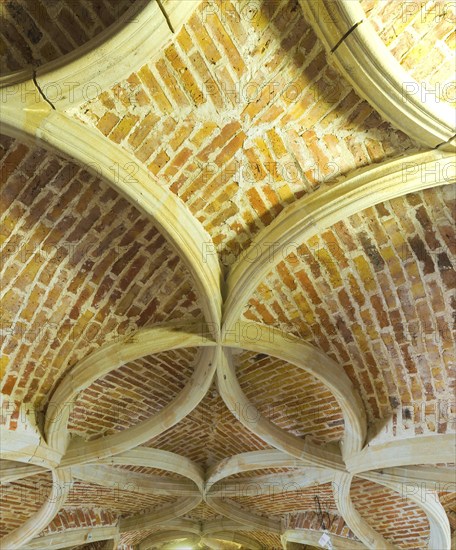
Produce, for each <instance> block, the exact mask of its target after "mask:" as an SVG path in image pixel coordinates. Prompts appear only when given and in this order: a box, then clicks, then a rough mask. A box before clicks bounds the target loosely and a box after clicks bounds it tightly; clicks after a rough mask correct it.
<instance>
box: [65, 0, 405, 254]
mask: <svg viewBox="0 0 456 550" xmlns="http://www.w3.org/2000/svg"><path fill="white" fill-rule="evenodd" d="M238 10H239V11H238ZM71 112H72V113H73V114H74V115H75V116H77V117H78V118H79V119H81V120H83V121H84V122H86V123H87V124H90V125H91V126H94V127H96V128H97V129H98V131H100V132H101V133H103V134H104V135H106V136H108V137H109V139H111V140H112V141H114V142H116V143H119V145H120V146H121V147H123V148H125V149H126V150H128V151H130V152H131V153H133V154H134V155H135V156H136V158H137V159H138V162H140V163H145V164H146V166H147V167H148V168H149V170H150V171H151V172H152V173H153V174H154V175H156V176H157V177H158V178H159V181H160V183H161V184H162V185H164V186H166V187H169V188H170V189H171V190H172V191H173V192H174V193H176V194H177V195H178V196H179V197H180V198H181V199H182V200H183V201H185V203H186V204H187V205H188V207H189V208H190V210H191V212H192V213H193V214H194V215H195V216H196V218H197V219H198V220H200V221H201V223H202V224H203V226H204V227H205V228H206V229H207V231H208V232H209V233H210V235H211V237H212V238H213V245H212V244H211V246H210V247H209V246H208V250H207V251H206V252H207V253H215V250H217V251H218V253H219V254H220V257H221V260H222V262H223V263H224V264H230V263H231V262H232V261H233V260H234V258H235V256H236V255H237V254H238V253H239V252H240V250H242V249H244V248H245V247H246V246H247V245H248V243H249V242H250V239H251V237H252V235H254V234H255V233H256V232H258V231H259V230H260V229H261V228H262V227H264V226H265V225H268V224H269V223H270V222H271V220H272V219H273V218H274V217H276V216H277V215H278V214H279V213H280V212H281V210H282V209H283V208H284V206H285V205H287V204H289V203H291V202H293V201H294V200H296V199H297V198H298V197H301V196H303V195H305V194H306V193H310V192H312V190H314V189H315V188H316V187H318V185H319V184H320V183H321V182H323V181H328V180H331V179H334V178H335V177H336V176H338V175H340V174H344V173H347V172H349V171H350V170H352V169H354V168H356V167H360V166H365V165H368V164H371V163H372V162H378V161H380V160H382V159H384V158H386V157H390V156H395V155H398V154H400V153H402V152H404V151H406V150H409V149H410V148H411V147H413V144H412V143H411V142H410V140H409V139H408V138H406V137H405V136H404V135H403V134H402V133H401V132H398V131H395V130H393V129H392V128H391V126H390V125H389V124H387V123H385V122H383V121H382V120H381V119H380V118H379V116H378V115H377V114H376V113H375V112H374V111H373V110H372V108H371V107H370V106H369V105H368V104H367V103H365V102H364V101H361V100H360V99H359V97H357V96H356V94H355V93H354V92H353V90H352V89H351V88H350V87H349V86H348V85H347V84H346V83H345V81H344V80H343V79H342V78H341V77H340V76H338V74H337V73H336V72H335V71H334V70H333V69H332V68H330V67H329V66H328V65H327V64H326V61H325V53H324V50H323V47H322V45H321V44H320V42H319V41H318V40H317V38H316V36H315V35H314V33H313V31H312V30H311V29H310V27H309V25H308V24H307V23H306V21H305V20H304V18H303V16H302V10H301V8H300V7H299V5H298V4H297V0H292V1H289V0H280V1H279V0H268V1H263V0H261V1H258V2H253V3H251V6H250V8H249V6H248V5H247V6H244V7H242V5H241V4H240V3H239V2H233V3H231V2H226V1H224V2H202V3H201V5H200V8H199V9H198V11H197V12H196V13H195V14H194V15H193V16H192V17H191V18H190V20H189V22H188V23H187V24H186V25H185V26H184V28H183V29H182V30H181V31H180V32H179V34H178V35H177V38H176V39H175V40H174V41H173V42H172V44H171V45H169V46H168V47H166V48H165V50H164V52H163V54H162V55H161V56H160V57H159V58H158V59H157V60H155V61H154V62H151V63H149V64H147V65H144V66H143V67H142V68H141V69H140V70H138V72H136V73H133V74H132V75H131V76H130V77H129V78H128V79H127V80H126V81H124V82H121V83H119V84H118V85H116V86H115V87H114V88H113V89H111V90H108V91H106V92H104V93H102V94H101V95H100V96H99V97H97V98H95V99H91V100H89V101H88V102H87V103H86V104H84V105H83V106H82V107H81V108H80V109H71Z"/></svg>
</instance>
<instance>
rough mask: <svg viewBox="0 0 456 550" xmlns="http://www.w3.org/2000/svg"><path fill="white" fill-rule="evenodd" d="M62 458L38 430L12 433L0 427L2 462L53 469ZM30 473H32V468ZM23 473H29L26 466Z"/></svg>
mask: <svg viewBox="0 0 456 550" xmlns="http://www.w3.org/2000/svg"><path fill="white" fill-rule="evenodd" d="M61 456H62V453H61V452H59V451H57V450H55V449H53V448H52V447H51V446H49V445H47V444H46V442H45V441H44V439H43V437H42V436H41V434H40V433H39V432H38V430H28V431H22V430H15V431H12V430H7V429H6V428H4V427H0V459H1V460H8V461H10V460H11V461H15V462H21V463H24V462H25V463H27V464H30V465H33V466H39V467H41V468H47V469H51V468H55V467H56V466H57V465H58V464H59V462H60V458H61ZM41 468H40V470H41ZM16 469H17V468H16ZM29 471H32V470H31V468H30V469H29ZM21 472H23V473H25V472H27V470H26V469H25V467H24V466H22V469H21ZM29 475H33V474H29ZM16 479H17V478H16Z"/></svg>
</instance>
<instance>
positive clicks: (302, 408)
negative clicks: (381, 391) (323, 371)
mask: <svg viewBox="0 0 456 550" xmlns="http://www.w3.org/2000/svg"><path fill="white" fill-rule="evenodd" d="M238 362H239V363H238V366H237V373H236V374H237V377H238V380H239V382H240V384H241V388H242V389H243V391H244V392H245V394H246V395H247V397H248V398H249V400H250V401H251V403H252V404H253V405H255V407H256V411H246V414H249V417H250V418H251V420H252V423H255V420H256V419H257V417H258V415H259V414H261V415H262V416H265V417H266V418H268V419H269V420H271V421H272V422H274V424H276V425H278V426H280V427H281V428H283V429H286V430H288V431H290V432H291V433H293V434H294V435H297V436H299V437H305V436H309V437H311V438H312V439H315V440H316V441H338V440H341V439H342V438H343V432H344V421H343V417H342V412H341V410H340V408H339V406H338V404H337V401H336V399H335V398H334V396H333V395H332V394H331V392H330V391H328V390H326V389H325V387H324V386H323V384H321V383H320V382H319V381H318V380H316V379H315V378H314V377H313V376H311V375H309V374H307V373H306V372H305V371H303V370H302V369H299V368H298V367H295V366H294V365H291V364H289V363H286V362H284V361H280V360H278V359H275V358H274V357H270V356H264V357H263V356H262V355H261V354H255V353H251V352H244V353H243V354H242V355H240V356H239V358H238ZM285 381H286V382H285Z"/></svg>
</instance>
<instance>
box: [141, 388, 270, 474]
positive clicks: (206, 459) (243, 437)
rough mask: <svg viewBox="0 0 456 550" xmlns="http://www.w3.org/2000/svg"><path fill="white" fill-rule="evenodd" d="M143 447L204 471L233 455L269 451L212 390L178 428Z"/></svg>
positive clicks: (213, 389)
mask: <svg viewBox="0 0 456 550" xmlns="http://www.w3.org/2000/svg"><path fill="white" fill-rule="evenodd" d="M234 412H237V413H240V414H245V412H243V411H240V410H236V411H234ZM146 445H147V446H148V447H154V448H157V449H163V450H165V451H171V452H174V453H178V454H180V455H183V456H185V457H187V458H190V459H191V460H194V461H195V462H197V463H198V464H201V466H203V467H204V468H208V467H210V466H212V465H213V464H216V463H217V462H219V461H220V460H222V459H223V458H227V457H229V456H232V455H236V454H239V453H245V452H248V451H258V450H261V449H268V448H270V447H269V446H268V445H267V444H266V443H264V442H263V441H262V440H261V439H259V438H258V437H256V436H255V435H254V434H253V433H252V432H250V431H249V430H248V429H247V428H245V427H244V426H243V425H242V424H241V423H240V422H239V421H238V420H236V419H235V418H234V416H233V414H232V412H231V411H230V410H229V409H228V408H227V406H226V405H225V403H224V402H223V400H222V398H221V397H220V395H219V394H218V392H217V390H216V389H215V386H214V387H212V388H211V389H210V390H209V392H208V394H207V395H206V396H205V397H204V399H203V400H202V401H201V403H200V404H199V405H198V407H196V409H194V410H193V411H192V412H191V413H190V414H189V415H188V416H186V417H185V418H184V419H183V420H182V421H181V422H179V424H177V425H176V426H174V427H173V428H170V429H169V430H167V431H165V432H163V433H162V434H161V435H159V436H158V437H155V438H154V439H152V440H151V441H149V442H148V443H147V444H146Z"/></svg>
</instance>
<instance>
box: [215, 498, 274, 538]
mask: <svg viewBox="0 0 456 550" xmlns="http://www.w3.org/2000/svg"><path fill="white" fill-rule="evenodd" d="M206 498H207V503H208V504H209V506H210V507H211V508H212V509H213V510H215V511H216V512H218V513H219V514H222V515H223V516H226V517H227V518H229V519H231V520H233V521H234V522H237V523H242V524H244V525H246V526H247V527H249V528H251V529H258V530H260V531H271V532H273V533H281V532H282V524H281V522H280V521H279V520H277V519H273V518H266V517H264V516H258V515H256V514H254V513H252V512H251V511H247V510H244V509H242V508H241V507H240V506H239V505H238V504H237V503H235V502H234V501H232V500H230V499H222V498H217V497H211V496H207V497H206Z"/></svg>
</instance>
